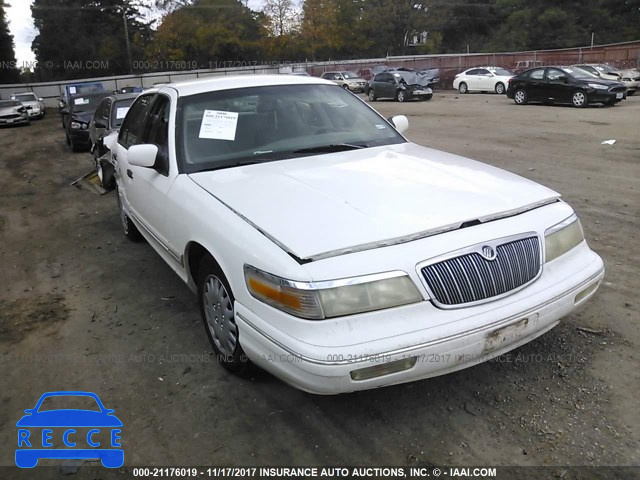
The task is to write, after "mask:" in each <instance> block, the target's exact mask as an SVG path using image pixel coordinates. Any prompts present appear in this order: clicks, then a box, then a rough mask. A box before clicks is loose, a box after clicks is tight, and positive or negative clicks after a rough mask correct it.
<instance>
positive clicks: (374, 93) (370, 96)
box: [368, 88, 378, 102]
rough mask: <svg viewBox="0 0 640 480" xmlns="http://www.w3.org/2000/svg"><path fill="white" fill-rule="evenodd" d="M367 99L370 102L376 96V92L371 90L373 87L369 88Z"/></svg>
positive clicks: (375, 98)
mask: <svg viewBox="0 0 640 480" xmlns="http://www.w3.org/2000/svg"><path fill="white" fill-rule="evenodd" d="M368 95H369V101H370V102H375V101H376V100H377V99H378V97H376V92H374V91H373V88H371V89H369V94H368Z"/></svg>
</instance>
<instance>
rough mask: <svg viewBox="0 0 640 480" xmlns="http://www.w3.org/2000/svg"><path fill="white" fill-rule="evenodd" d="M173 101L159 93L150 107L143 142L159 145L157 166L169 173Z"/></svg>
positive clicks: (164, 172) (163, 171) (158, 168)
mask: <svg viewBox="0 0 640 480" xmlns="http://www.w3.org/2000/svg"><path fill="white" fill-rule="evenodd" d="M170 106H171V103H170V101H169V98H168V97H165V96H164V95H158V96H157V97H156V99H155V100H154V102H153V105H151V108H150V109H149V114H148V116H147V121H146V122H145V129H144V134H143V136H142V143H151V144H154V145H156V146H157V147H158V157H157V158H156V164H155V168H156V169H157V170H158V172H159V173H161V174H163V175H168V173H169V114H170V113H171V108H170Z"/></svg>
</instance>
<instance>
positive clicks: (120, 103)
mask: <svg viewBox="0 0 640 480" xmlns="http://www.w3.org/2000/svg"><path fill="white" fill-rule="evenodd" d="M137 97H138V93H124V94H116V95H109V96H108V97H105V98H103V99H102V101H101V102H100V103H99V104H98V107H97V108H96V112H95V113H94V114H93V118H92V119H91V122H89V139H90V140H91V150H90V151H91V153H92V154H93V161H94V163H95V167H96V172H97V174H98V178H100V184H101V185H102V187H103V188H106V189H107V190H112V189H113V188H114V187H115V178H114V176H113V165H112V163H111V159H110V158H107V155H108V153H109V149H108V148H107V147H106V145H105V144H104V137H106V136H107V135H109V134H110V133H111V132H113V131H115V130H118V129H119V128H120V125H122V121H123V120H124V117H125V116H126V115H127V112H128V111H129V107H130V106H131V104H132V103H133V101H134V100H135V99H136V98H137Z"/></svg>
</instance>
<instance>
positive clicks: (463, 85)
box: [458, 82, 469, 95]
mask: <svg viewBox="0 0 640 480" xmlns="http://www.w3.org/2000/svg"><path fill="white" fill-rule="evenodd" d="M458 91H459V92H460V93H462V94H463V95H464V94H465V93H469V87H468V86H467V83H466V82H462V83H461V84H460V85H458Z"/></svg>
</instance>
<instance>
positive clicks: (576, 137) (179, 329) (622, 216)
mask: <svg viewBox="0 0 640 480" xmlns="http://www.w3.org/2000/svg"><path fill="white" fill-rule="evenodd" d="M374 106H375V107H376V108H377V109H378V110H379V111H381V112H382V113H383V114H384V115H385V116H389V115H393V114H399V113H406V114H407V115H408V116H409V117H410V122H411V127H410V134H409V137H410V138H411V139H412V140H413V141H415V142H417V143H420V144H424V145H428V146H431V147H435V148H438V149H442V150H445V151H448V152H453V153H457V154H461V155H465V156H469V157H472V158H475V159H478V160H481V161H484V162H487V163H490V164H493V165H496V166H498V167H501V168H504V169H507V170H510V171H512V172H515V173H517V174H520V175H522V176H525V177H528V178H531V179H533V180H535V181H539V182H541V183H543V184H545V185H547V186H549V187H552V188H554V189H556V190H558V191H560V192H562V193H563V195H564V198H565V199H566V200H567V201H568V202H569V203H570V204H571V205H572V206H573V207H574V208H575V209H576V210H577V212H578V214H579V215H580V217H581V219H582V222H583V225H584V227H585V232H586V236H587V238H588V241H589V243H590V245H591V247H592V248H593V249H594V250H596V251H597V252H598V253H599V254H600V255H601V256H602V257H603V258H604V261H605V263H606V268H607V273H606V278H605V283H604V284H603V285H602V286H601V288H600V291H599V293H598V294H597V295H596V296H595V297H594V299H592V300H591V301H590V302H589V303H588V304H587V305H586V306H585V307H584V308H583V309H581V310H580V311H578V312H577V313H575V314H573V315H571V316H569V317H567V318H565V319H564V321H563V322H562V323H561V324H560V326H558V327H557V328H555V329H554V330H552V331H551V332H549V333H547V334H546V335H544V336H543V337H542V338H540V339H539V340H537V341H535V342H533V343H531V344H528V345H525V346H524V347H522V348H520V349H518V350H516V351H514V352H512V353H511V354H509V355H506V356H503V357H501V358H499V359H498V360H496V361H492V362H489V363H485V364H482V365H479V366H476V367H474V368H471V369H467V370H464V371H461V372H458V373H455V374H450V375H447V376H444V377H439V378H435V379H431V380H426V381H422V382H417V383H412V384H407V385H401V386H396V387H389V388H384V389H380V390H376V391H368V392H362V393H356V394H351V395H342V396H336V397H319V396H313V395H309V394H306V393H303V392H300V391H297V390H294V389H292V388H290V387H288V386H287V385H285V384H283V383H281V382H280V381H278V380H277V379H275V378H273V377H271V376H269V375H266V374H264V375H259V376H257V377H256V378H253V379H251V380H242V379H238V378H235V377H233V376H231V375H230V374H228V373H227V372H226V371H225V370H223V369H222V368H220V367H218V366H217V364H215V363H214V357H213V355H212V352H211V349H210V347H209V343H208V340H207V338H206V336H205V334H204V330H203V326H202V324H201V321H200V318H199V315H198V311H197V305H196V301H195V297H194V296H193V295H192V293H191V292H190V291H189V290H188V288H187V287H186V286H185V285H183V284H182V283H181V282H180V280H179V279H178V278H177V277H176V276H175V275H174V274H173V273H172V272H171V271H170V269H169V267H168V266H166V265H165V264H164V263H163V261H162V260H161V259H160V257H159V256H158V255H157V254H156V253H155V252H153V251H152V249H151V248H150V247H149V246H148V245H147V244H145V243H142V244H132V243H130V242H128V241H127V240H126V239H125V237H124V236H123V234H122V232H121V230H120V226H119V222H118V216H117V211H116V198H115V195H114V194H113V193H111V194H108V195H104V196H98V195H94V194H91V193H89V192H87V191H82V190H77V189H75V188H73V187H70V183H71V182H72V181H73V180H74V179H76V178H78V177H79V176H81V175H82V174H84V173H86V172H87V171H88V170H89V169H90V166H91V164H90V156H89V154H87V153H83V154H72V153H70V151H69V149H68V147H67V146H66V145H65V142H64V133H63V131H62V129H61V128H60V122H59V119H58V117H57V114H56V113H54V112H51V113H49V114H48V116H47V117H46V118H45V119H44V120H43V121H37V122H33V123H32V125H31V126H29V127H22V128H11V129H3V130H0V152H1V160H0V235H1V237H2V242H1V243H0V262H1V265H2V267H1V268H2V269H1V276H0V288H1V289H2V293H1V295H0V365H1V368H2V370H1V373H2V376H1V380H0V404H1V405H2V408H0V444H1V445H3V446H5V448H2V449H1V450H0V464H1V465H12V464H13V462H14V460H13V449H14V445H15V444H16V434H17V432H16V430H17V429H16V427H15V422H16V421H17V420H18V419H19V418H20V417H21V416H22V414H23V413H22V412H23V410H24V409H25V408H32V407H33V406H34V405H35V402H36V401H37V399H38V398H39V396H40V395H41V394H42V393H43V392H46V391H55V390H84V391H92V392H96V393H97V394H98V395H99V396H100V398H101V399H102V401H103V402H104V404H105V405H106V407H107V408H114V409H115V411H116V414H117V415H118V417H119V418H120V419H121V420H122V421H123V423H124V426H125V427H124V429H123V447H124V450H125V465H167V466H171V465H174V466H175V465H334V464H336V465H376V464H377V465H380V464H387V465H389V464H393V465H519V466H520V465H522V466H526V465H561V466H566V465H588V466H593V465H636V466H637V465H639V464H640V453H639V447H640V428H639V424H640V420H639V419H640V415H638V398H640V353H639V352H640V329H639V328H638V326H639V323H638V321H639V315H638V312H639V311H640V300H638V297H637V296H636V295H637V294H638V293H637V292H638V291H639V290H640V275H639V272H640V268H639V267H640V253H639V250H638V242H639V241H640V239H639V238H638V233H639V222H638V212H639V211H640V210H639V207H640V192H639V188H638V187H639V178H640V126H639V123H638V120H639V119H640V96H637V97H631V98H629V99H628V100H626V101H624V102H623V103H621V104H619V105H617V106H615V107H613V108H599V107H592V108H587V109H580V110H579V109H574V108H569V107H553V106H542V105H538V106H534V105H529V106H524V107H518V106H516V105H514V104H513V102H512V101H510V100H508V99H506V98H505V97H499V96H496V95H483V94H477V95H466V96H462V95H457V94H455V93H453V92H448V93H447V92H445V93H442V92H437V93H436V96H435V97H434V99H433V100H432V101H430V102H426V103H408V104H397V103H393V102H376V103H375V104H374ZM607 139H616V140H617V143H616V144H615V145H614V146H605V145H601V141H603V140H607ZM581 329H584V330H581ZM53 464H55V462H53ZM86 468H87V466H84V467H81V468H80V470H79V473H78V476H82V475H83V472H85V471H86ZM4 473H8V471H6V470H5V471H4ZM20 473H21V474H23V476H24V478H40V477H41V476H45V475H50V476H52V477H54V476H57V468H55V469H48V470H45V469H41V470H37V471H32V473H31V474H27V473H28V472H25V471H21V472H20ZM36 473H37V474H38V475H37V476H36V475H35V474H36ZM636 473H637V471H636ZM101 475H102V476H104V475H106V474H105V473H101ZM572 475H573V473H572V472H571V471H569V474H568V475H567V476H566V477H564V478H573V477H572ZM2 476H3V474H2V472H0V477H2ZM12 477H14V475H13V474H12ZM538 478H543V475H538ZM581 478H586V476H582V477H581Z"/></svg>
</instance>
